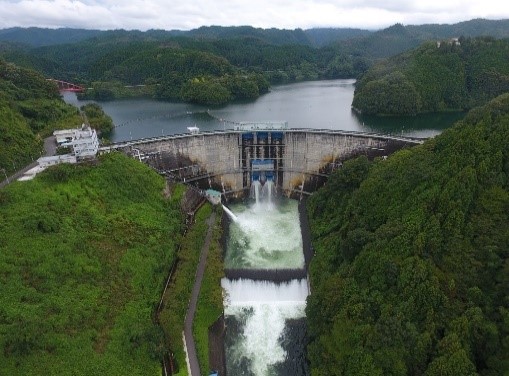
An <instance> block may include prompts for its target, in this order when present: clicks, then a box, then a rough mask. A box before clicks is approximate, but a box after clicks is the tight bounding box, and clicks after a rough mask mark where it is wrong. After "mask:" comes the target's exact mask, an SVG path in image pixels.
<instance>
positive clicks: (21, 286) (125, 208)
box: [0, 154, 181, 376]
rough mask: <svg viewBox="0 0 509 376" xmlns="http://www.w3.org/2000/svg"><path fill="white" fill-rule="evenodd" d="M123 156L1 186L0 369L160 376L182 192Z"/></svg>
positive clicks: (8, 371)
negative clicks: (163, 301)
mask: <svg viewBox="0 0 509 376" xmlns="http://www.w3.org/2000/svg"><path fill="white" fill-rule="evenodd" d="M164 188H165V183H164V179H162V178H161V177H159V176H158V175H157V174H156V173H155V172H153V171H152V170H150V169H149V168H148V167H146V166H144V165H143V164H140V163H139V162H137V161H134V160H132V159H129V158H128V157H126V156H124V155H122V154H111V155H108V156H104V157H102V158H100V159H99V161H98V163H97V165H94V166H87V165H60V166H57V167H54V168H51V169H48V170H46V171H45V172H43V173H41V175H40V176H38V177H37V178H36V179H35V180H33V181H30V182H22V183H21V182H19V183H14V184H11V185H10V186H8V187H5V188H4V189H2V190H0V290H1V291H2V293H1V294H0V374H1V375H43V374H44V375H59V376H61V375H127V374H129V375H157V374H160V372H161V369H160V360H161V357H162V351H163V349H164V346H163V345H164V336H163V332H162V330H161V329H160V328H159V327H157V326H155V325H154V324H153V323H152V315H153V312H154V309H155V306H156V305H157V303H158V300H159V297H160V293H161V289H162V286H163V285H164V279H165V278H166V275H167V273H168V268H169V266H170V265H171V263H172V261H173V259H174V257H175V251H176V248H177V246H176V242H178V235H177V237H176V235H175V234H179V233H180V224H181V221H180V212H179V202H178V201H175V199H176V200H178V197H175V199H173V200H170V199H165V198H164V196H163V189H164Z"/></svg>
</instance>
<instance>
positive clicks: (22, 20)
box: [0, 0, 509, 30]
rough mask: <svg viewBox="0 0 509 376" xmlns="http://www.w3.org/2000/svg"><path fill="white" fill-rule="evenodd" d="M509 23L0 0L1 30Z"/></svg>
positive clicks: (491, 12) (380, 13)
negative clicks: (12, 28)
mask: <svg viewBox="0 0 509 376" xmlns="http://www.w3.org/2000/svg"><path fill="white" fill-rule="evenodd" d="M472 18H492V19H501V18H509V2H500V1H499V0H484V1H483V0H450V1H444V0H427V1H426V2H424V1H421V0H419V1H417V0H406V1H405V0H386V1H384V2H383V3H381V2H380V1H379V0H258V1H252V0H251V1H247V0H215V1H210V0H172V1H171V2H170V1H167V0H130V1H125V2H124V1H122V2H121V1H117V0H115V1H114V0H3V1H0V27H2V28H6V27H13V26H22V27H28V26H40V27H51V28H56V27H78V28H88V29H118V28H123V29H139V30H147V29H181V30H189V29H192V28H197V27H200V26H204V25H205V26H208V25H223V26H239V25H251V26H255V27H263V28H270V27H277V28H287V29H294V28H299V27H300V28H304V29H305V28H310V27H320V26H322V27H329V26H330V27H357V28H370V29H375V28H383V27H387V26H389V25H392V24H394V23H396V22H400V23H403V24H407V25H408V24H422V23H455V22H459V21H466V20H469V19H472Z"/></svg>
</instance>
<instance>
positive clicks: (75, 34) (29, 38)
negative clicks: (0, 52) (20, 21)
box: [0, 27, 103, 47]
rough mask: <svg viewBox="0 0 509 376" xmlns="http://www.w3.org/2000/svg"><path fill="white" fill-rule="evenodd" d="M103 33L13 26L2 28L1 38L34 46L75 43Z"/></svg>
mask: <svg viewBox="0 0 509 376" xmlns="http://www.w3.org/2000/svg"><path fill="white" fill-rule="evenodd" d="M101 33H103V31H101V30H85V29H71V28H64V29H44V28H39V27H30V28H21V27H13V28H9V29H1V30H0V40H2V41H9V42H18V43H23V44H26V45H29V46H33V47H40V46H51V45H55V44H64V43H75V42H79V41H82V40H84V39H89V38H92V37H95V36H97V35H100V34H101Z"/></svg>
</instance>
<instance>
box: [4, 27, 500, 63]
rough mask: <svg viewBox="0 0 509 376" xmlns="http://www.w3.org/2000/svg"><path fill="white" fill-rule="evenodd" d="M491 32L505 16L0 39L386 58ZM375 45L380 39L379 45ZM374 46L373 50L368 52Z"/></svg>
mask: <svg viewBox="0 0 509 376" xmlns="http://www.w3.org/2000/svg"><path fill="white" fill-rule="evenodd" d="M459 36H465V37H476V36H492V37H495V38H507V37H509V20H485V19H474V20H470V21H465V22H459V23H456V24H427V25H407V26H403V25H401V24H397V25H394V26H391V27H389V28H387V29H383V30H378V31H376V32H373V31H369V30H365V29H352V28H312V29H308V30H302V29H294V30H285V29H276V28H271V29H261V28H255V27H252V26H228V27H225V26H202V27H200V28H197V29H193V30H188V31H184V30H147V31H139V30H107V31H101V30H86V29H73V28H62V29H45V28H37V27H30V28H20V27H15V28H9V29H0V41H8V42H17V43H23V44H26V45H28V46H32V47H41V46H52V45H57V44H69V43H76V42H80V41H83V40H86V39H90V38H94V37H96V38H99V39H103V38H105V39H111V38H112V37H117V38H129V39H134V40H138V41H141V40H145V41H154V40H165V39H168V38H173V37H187V38H192V39H198V40H209V41H210V40H222V39H238V38H255V39H258V40H261V41H263V42H265V43H268V44H274V45H287V44H297V45H306V46H312V47H323V46H326V45H330V44H333V43H339V45H340V46H342V47H343V48H347V49H351V48H354V47H355V46H357V47H358V48H357V50H360V51H362V49H364V48H367V49H368V50H369V51H368V55H371V56H374V57H387V56H391V55H387V54H393V51H397V52H396V53H400V52H403V51H405V48H408V46H410V48H412V47H416V46H417V45H419V44H420V43H421V42H423V41H425V40H430V39H440V38H452V37H459ZM379 44H384V45H385V46H386V49H383V48H382V47H380V46H379ZM372 49H374V51H371V50H372Z"/></svg>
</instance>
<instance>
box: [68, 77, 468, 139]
mask: <svg viewBox="0 0 509 376" xmlns="http://www.w3.org/2000/svg"><path fill="white" fill-rule="evenodd" d="M354 84H355V80H332V81H311V82H303V83H296V84H290V85H281V86H274V87H272V89H271V91H270V93H268V94H265V95H262V96H261V97H260V98H258V99H257V100H255V101H251V102H244V103H234V104H229V105H227V106H224V107H220V108H208V107H204V106H198V105H192V104H186V103H169V102H161V101H156V100H153V99H125V100H116V101H111V102H101V103H100V105H101V106H102V107H103V109H104V111H105V112H106V113H107V114H108V115H110V116H111V117H112V119H113V122H114V124H115V126H116V128H115V130H114V132H113V134H112V136H111V140H112V141H113V142H118V141H126V140H130V139H138V138H143V137H153V136H161V135H168V134H177V133H185V132H187V127H190V126H197V127H199V128H200V130H204V131H207V130H215V129H230V128H232V127H233V124H232V122H241V121H288V125H289V127H291V128H321V129H323V128H326V129H337V130H349V131H364V132H375V133H382V134H398V135H407V136H416V137H429V136H434V135H436V134H439V133H440V132H442V130H444V129H445V128H448V127H450V126H451V125H452V124H453V123H454V122H455V121H457V120H459V119H461V118H462V117H463V113H445V114H428V115H421V116H416V117H398V118H393V117H385V118H379V117H370V116H359V115H357V114H356V113H354V112H353V111H352V110H351V103H352V99H353V93H354V89H355V87H354ZM64 99H65V100H66V101H67V102H69V103H72V104H75V105H78V106H81V105H83V104H85V103H87V102H89V101H78V100H77V99H76V95H75V94H73V93H66V94H65V95H64ZM207 111H209V113H210V114H211V115H212V116H210V115H209V114H208V113H207ZM222 120H226V121H222Z"/></svg>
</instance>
